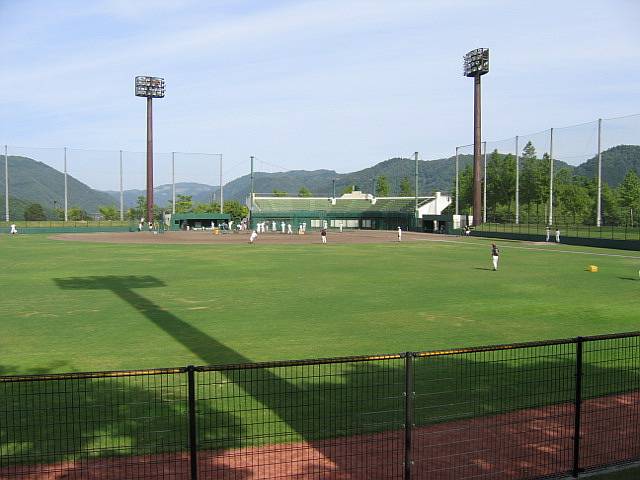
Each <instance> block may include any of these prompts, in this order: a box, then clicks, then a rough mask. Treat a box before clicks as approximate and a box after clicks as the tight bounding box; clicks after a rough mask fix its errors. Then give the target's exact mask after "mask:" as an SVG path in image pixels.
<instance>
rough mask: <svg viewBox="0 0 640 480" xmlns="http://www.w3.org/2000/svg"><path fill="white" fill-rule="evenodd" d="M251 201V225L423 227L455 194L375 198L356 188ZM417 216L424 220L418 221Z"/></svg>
mask: <svg viewBox="0 0 640 480" xmlns="http://www.w3.org/2000/svg"><path fill="white" fill-rule="evenodd" d="M252 200H253V201H252V202H249V204H250V205H249V208H250V209H251V224H252V226H255V224H256V223H259V222H271V221H275V222H276V223H279V222H282V221H284V222H286V223H291V225H292V226H293V227H294V228H297V227H298V225H299V224H301V223H306V224H307V228H322V226H323V225H324V222H325V221H326V222H327V225H328V226H329V227H330V228H339V227H340V226H342V227H343V228H360V229H372V230H394V229H396V228H398V227H402V228H403V229H405V230H415V229H418V230H422V221H421V219H422V217H423V215H441V214H442V212H443V210H444V209H445V208H447V207H448V206H449V205H450V204H451V197H450V196H448V195H443V194H441V193H440V192H436V193H435V195H434V196H427V197H418V211H417V215H416V198H415V197H375V196H373V195H371V194H366V193H362V192H361V191H359V190H354V191H353V192H351V193H345V194H344V195H342V196H341V197H336V198H331V197H329V198H327V197H307V198H305V197H271V196H269V197H267V196H257V195H254V197H253V199H252ZM416 218H418V219H420V220H418V221H416Z"/></svg>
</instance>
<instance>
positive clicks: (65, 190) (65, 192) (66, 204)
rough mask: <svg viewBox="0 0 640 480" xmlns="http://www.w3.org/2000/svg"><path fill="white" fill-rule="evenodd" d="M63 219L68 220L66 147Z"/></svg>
mask: <svg viewBox="0 0 640 480" xmlns="http://www.w3.org/2000/svg"><path fill="white" fill-rule="evenodd" d="M64 221H65V222H68V221H69V191H68V187H67V147H64Z"/></svg>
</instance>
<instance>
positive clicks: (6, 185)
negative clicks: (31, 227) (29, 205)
mask: <svg viewBox="0 0 640 480" xmlns="http://www.w3.org/2000/svg"><path fill="white" fill-rule="evenodd" d="M7 150H8V148H7V146H6V145H5V146H4V219H5V221H7V222H8V221H9V156H8V155H7Z"/></svg>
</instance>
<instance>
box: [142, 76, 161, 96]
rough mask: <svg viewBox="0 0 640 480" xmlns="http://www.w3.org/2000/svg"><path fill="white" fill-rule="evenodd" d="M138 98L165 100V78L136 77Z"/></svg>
mask: <svg viewBox="0 0 640 480" xmlns="http://www.w3.org/2000/svg"><path fill="white" fill-rule="evenodd" d="M136 97H147V98H163V97H164V78H159V77H144V76H140V77H136Z"/></svg>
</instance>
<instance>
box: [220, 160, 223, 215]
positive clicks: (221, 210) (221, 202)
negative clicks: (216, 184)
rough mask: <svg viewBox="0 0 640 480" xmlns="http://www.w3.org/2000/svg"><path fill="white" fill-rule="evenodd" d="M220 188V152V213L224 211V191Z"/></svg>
mask: <svg viewBox="0 0 640 480" xmlns="http://www.w3.org/2000/svg"><path fill="white" fill-rule="evenodd" d="M222 189H223V186H222V154H220V213H224V192H223V190H222Z"/></svg>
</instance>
